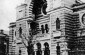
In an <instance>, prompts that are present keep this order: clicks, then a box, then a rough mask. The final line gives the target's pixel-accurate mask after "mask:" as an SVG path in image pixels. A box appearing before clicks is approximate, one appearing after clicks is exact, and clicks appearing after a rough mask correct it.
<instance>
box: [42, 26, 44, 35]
mask: <svg viewBox="0 0 85 55" xmlns="http://www.w3.org/2000/svg"><path fill="white" fill-rule="evenodd" d="M41 31H42V34H43V33H44V25H41Z"/></svg>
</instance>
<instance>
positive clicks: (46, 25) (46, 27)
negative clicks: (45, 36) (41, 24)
mask: <svg viewBox="0 0 85 55" xmlns="http://www.w3.org/2000/svg"><path fill="white" fill-rule="evenodd" d="M45 30H46V33H48V31H49V28H48V24H45Z"/></svg>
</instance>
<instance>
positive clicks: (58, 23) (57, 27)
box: [56, 18, 60, 30]
mask: <svg viewBox="0 0 85 55" xmlns="http://www.w3.org/2000/svg"><path fill="white" fill-rule="evenodd" d="M58 29H60V20H59V18H57V20H56V30H58Z"/></svg>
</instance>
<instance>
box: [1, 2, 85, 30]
mask: <svg viewBox="0 0 85 55" xmlns="http://www.w3.org/2000/svg"><path fill="white" fill-rule="evenodd" d="M82 1H84V2H85V0H82ZM23 2H24V0H0V29H4V30H9V28H8V27H9V23H10V22H15V20H16V9H15V8H16V6H17V5H19V4H21V3H23Z"/></svg>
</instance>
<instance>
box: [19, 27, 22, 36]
mask: <svg viewBox="0 0 85 55" xmlns="http://www.w3.org/2000/svg"><path fill="white" fill-rule="evenodd" d="M21 34H22V28H21V27H20V28H19V37H21Z"/></svg>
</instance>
